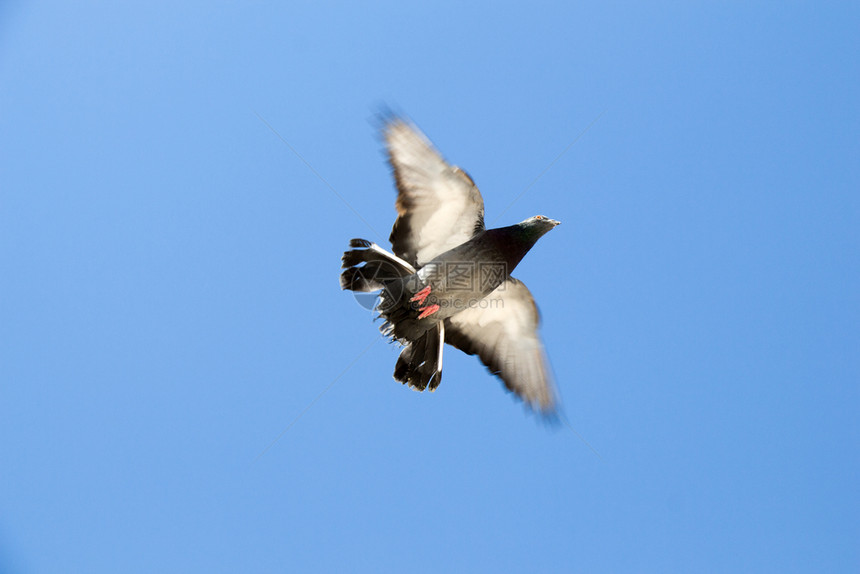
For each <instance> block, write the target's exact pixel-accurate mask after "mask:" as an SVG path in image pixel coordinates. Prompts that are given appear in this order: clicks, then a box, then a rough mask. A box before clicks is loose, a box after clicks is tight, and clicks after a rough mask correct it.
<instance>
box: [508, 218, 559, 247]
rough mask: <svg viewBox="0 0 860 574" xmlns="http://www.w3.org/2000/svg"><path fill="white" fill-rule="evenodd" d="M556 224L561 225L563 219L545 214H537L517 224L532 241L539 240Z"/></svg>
mask: <svg viewBox="0 0 860 574" xmlns="http://www.w3.org/2000/svg"><path fill="white" fill-rule="evenodd" d="M556 225H561V221H558V220H556V219H550V218H549V217H547V216H545V215H535V216H534V217H529V218H528V219H526V220H525V221H521V222H520V223H518V224H517V227H519V228H520V229H521V232H522V233H523V235H525V236H526V237H528V238H529V239H531V240H532V241H537V240H538V239H540V238H541V237H543V236H544V235H545V234H546V233H547V232H548V231H549V230H550V229H553V228H554V227H555V226H556Z"/></svg>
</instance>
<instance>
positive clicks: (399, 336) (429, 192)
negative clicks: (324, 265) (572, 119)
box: [341, 118, 559, 413]
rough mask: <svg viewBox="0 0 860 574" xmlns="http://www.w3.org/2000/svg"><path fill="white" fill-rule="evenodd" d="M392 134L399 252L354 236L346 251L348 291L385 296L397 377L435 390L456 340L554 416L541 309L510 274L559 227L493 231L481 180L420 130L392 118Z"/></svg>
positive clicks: (388, 131) (551, 223)
mask: <svg viewBox="0 0 860 574" xmlns="http://www.w3.org/2000/svg"><path fill="white" fill-rule="evenodd" d="M383 136H384V139H385V142H386V146H387V149H388V155H389V162H390V163H391V166H392V169H393V172H394V178H395V182H396V184H397V188H398V197H397V201H396V207H397V211H398V217H397V220H396V221H395V223H394V227H393V229H392V231H391V237H390V241H391V243H392V247H393V252H394V253H390V252H388V251H386V250H384V249H383V248H381V247H379V246H378V245H376V244H375V243H371V242H369V241H367V240H363V239H353V240H352V241H351V242H350V247H351V250H350V251H347V252H345V253H344V255H343V261H342V262H343V268H344V269H345V271H343V273H342V274H341V287H342V288H343V289H351V290H353V291H377V290H379V291H381V295H380V301H379V304H378V305H377V310H378V311H379V313H380V317H381V318H382V319H383V320H384V322H383V325H382V327H381V329H382V331H383V333H385V334H386V335H388V336H390V337H391V338H392V339H393V340H395V341H397V342H399V343H400V344H402V345H403V347H404V349H403V351H402V352H401V354H400V356H399V357H398V360H397V364H396V366H395V369H394V378H395V379H396V380H398V381H399V382H401V383H404V384H407V385H409V386H410V387H412V388H415V389H417V390H424V389H426V388H428V387H429V388H430V390H435V389H436V387H438V385H439V383H440V382H441V378H442V356H443V346H444V343H448V344H450V345H453V346H454V347H457V348H459V349H460V350H462V351H463V352H465V353H467V354H476V355H478V356H479V357H480V359H481V361H482V362H483V363H484V364H485V365H486V366H487V368H488V369H489V370H490V372H492V373H493V374H495V375H498V376H499V377H500V378H501V379H502V381H503V382H504V384H505V386H506V387H507V388H508V389H509V390H511V391H513V392H515V393H516V394H517V395H518V396H519V397H520V398H522V399H523V400H524V401H525V402H526V403H527V404H529V405H530V406H531V407H533V408H537V409H539V410H540V411H542V412H544V413H550V412H552V411H553V410H554V408H555V400H556V399H555V392H554V389H553V385H552V382H551V379H550V377H549V372H548V369H547V367H546V362H545V357H544V352H543V346H542V345H541V343H540V340H539V338H538V336H537V332H536V330H537V327H538V322H539V315H538V311H537V306H536V305H535V303H534V299H533V298H532V296H531V293H530V292H529V291H528V289H527V288H526V287H525V285H524V284H523V283H522V282H520V281H518V280H517V279H514V278H513V277H511V272H512V271H513V270H514V269H515V268H516V266H517V265H518V264H519V262H520V261H521V260H522V259H523V257H524V256H525V255H526V253H528V251H529V250H530V249H531V248H532V247H533V246H534V244H535V243H536V242H537V240H538V239H540V238H541V237H542V236H543V235H544V234H546V233H547V232H548V231H549V230H551V229H553V228H554V227H555V226H556V225H558V224H559V222H558V221H555V220H553V219H549V218H547V217H544V216H541V215H537V216H535V217H531V218H529V219H526V220H525V221H523V222H521V223H518V224H516V225H511V226H508V227H501V228H497V229H489V230H488V229H486V228H485V227H484V217H483V216H484V203H483V198H482V197H481V193H480V191H478V188H477V186H476V185H475V183H474V182H473V181H472V179H471V178H470V177H469V176H468V175H467V174H466V173H465V172H464V171H462V170H461V169H459V168H457V167H455V166H451V165H449V164H447V163H446V162H445V161H444V159H442V157H441V156H440V155H439V153H438V152H437V151H436V150H435V149H434V148H433V146H432V144H430V142H429V141H428V140H427V139H426V137H424V135H423V134H422V133H421V132H420V131H419V130H418V129H417V128H416V127H415V126H414V125H412V124H410V123H408V122H406V121H404V120H403V119H400V118H390V119H389V120H388V121H387V122H386V124H385V126H384V128H383Z"/></svg>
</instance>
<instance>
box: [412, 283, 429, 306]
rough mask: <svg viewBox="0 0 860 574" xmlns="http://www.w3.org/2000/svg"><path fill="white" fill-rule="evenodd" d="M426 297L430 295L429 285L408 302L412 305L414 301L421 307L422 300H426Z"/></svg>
mask: <svg viewBox="0 0 860 574" xmlns="http://www.w3.org/2000/svg"><path fill="white" fill-rule="evenodd" d="M428 295H430V286H429V285H428V286H427V287H425V288H424V289H422V290H421V291H419V292H418V293H416V294H415V295H414V296H413V297H412V299H410V300H409V302H410V303H414V302H415V301H418V304H419V305H423V304H424V299H426V298H427V296H428Z"/></svg>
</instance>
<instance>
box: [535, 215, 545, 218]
mask: <svg viewBox="0 0 860 574" xmlns="http://www.w3.org/2000/svg"><path fill="white" fill-rule="evenodd" d="M535 219H543V215H536V216H535Z"/></svg>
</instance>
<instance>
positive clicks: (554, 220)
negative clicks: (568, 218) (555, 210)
mask: <svg viewBox="0 0 860 574" xmlns="http://www.w3.org/2000/svg"><path fill="white" fill-rule="evenodd" d="M549 222H550V223H552V224H553V226H556V227H558V226H559V225H561V221H559V220H558V219H550V220H549Z"/></svg>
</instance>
